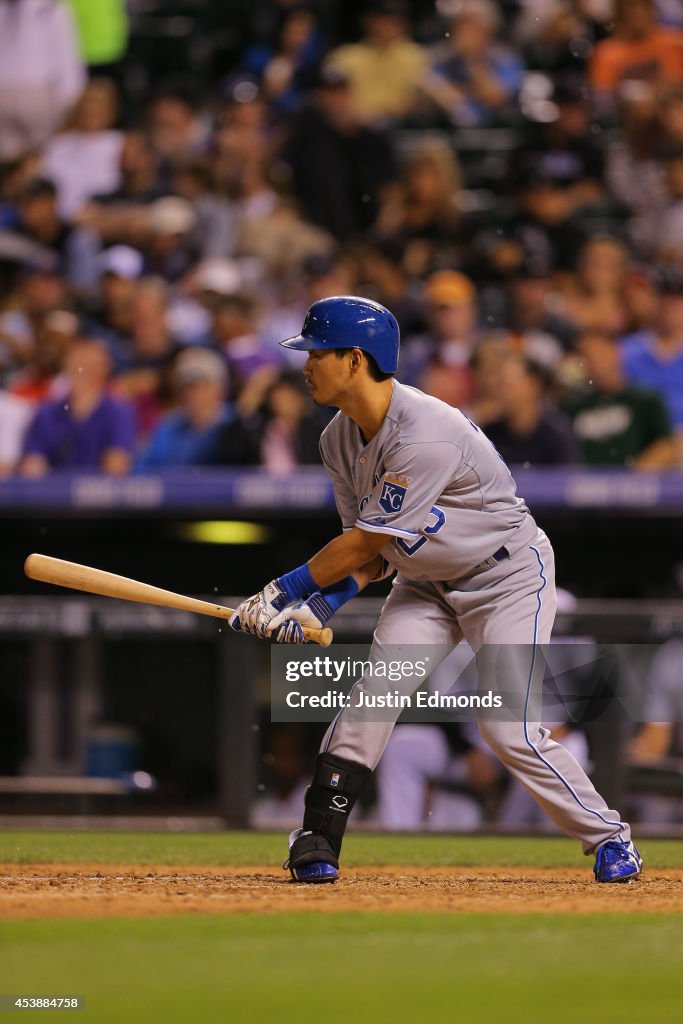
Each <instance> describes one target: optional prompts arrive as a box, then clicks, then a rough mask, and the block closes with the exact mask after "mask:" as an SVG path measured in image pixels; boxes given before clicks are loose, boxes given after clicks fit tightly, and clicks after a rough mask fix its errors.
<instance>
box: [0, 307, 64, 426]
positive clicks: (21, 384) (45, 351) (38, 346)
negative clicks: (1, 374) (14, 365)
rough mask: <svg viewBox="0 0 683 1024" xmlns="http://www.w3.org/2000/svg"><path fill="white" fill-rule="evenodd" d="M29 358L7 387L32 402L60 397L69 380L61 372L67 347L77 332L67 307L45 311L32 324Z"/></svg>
mask: <svg viewBox="0 0 683 1024" xmlns="http://www.w3.org/2000/svg"><path fill="white" fill-rule="evenodd" d="M34 332H35V333H33V334H32V335H31V358H30V360H27V362H26V365H25V366H24V367H23V369H21V370H20V371H19V372H18V373H16V374H15V375H13V376H12V377H11V378H10V384H9V390H10V391H11V392H12V394H13V395H15V396H16V397H17V398H22V399H24V400H25V401H27V402H30V403H32V404H33V405H34V406H35V405H37V404H38V403H39V402H45V401H48V400H49V399H51V398H60V397H62V396H63V395H64V394H65V393H66V391H67V389H68V382H67V381H66V380H65V377H64V374H63V372H62V370H63V366H64V360H65V358H66V353H67V351H68V350H69V347H70V346H71V344H72V343H73V341H74V339H75V338H76V336H77V334H78V318H77V317H76V316H75V315H74V314H73V313H71V312H70V311H69V310H66V309H53V310H50V311H47V312H45V313H44V314H43V315H42V316H41V317H40V318H39V319H38V320H37V321H36V322H35V325H34Z"/></svg>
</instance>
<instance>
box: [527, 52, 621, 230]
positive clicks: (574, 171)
mask: <svg viewBox="0 0 683 1024" xmlns="http://www.w3.org/2000/svg"><path fill="white" fill-rule="evenodd" d="M550 100H551V103H552V105H553V107H554V108H555V113H554V116H552V119H550V120H547V121H542V122H540V123H539V122H537V121H531V122H530V123H529V124H528V125H527V127H526V130H525V136H526V137H525V142H524V147H523V153H522V154H520V157H521V162H522V164H523V165H524V167H525V169H526V170H527V171H529V170H533V169H535V170H536V171H537V172H538V173H539V174H540V175H542V176H544V177H546V178H547V179H548V180H554V181H556V182H557V183H558V184H560V185H562V186H563V188H564V191H565V194H566V195H567V198H568V200H569V205H570V207H571V210H572V212H576V211H579V210H583V209H584V208H586V207H588V206H590V205H591V204H594V203H596V202H600V201H603V200H604V198H605V188H604V184H603V178H604V162H605V158H604V153H603V147H602V146H600V145H599V144H598V141H597V139H596V136H595V135H594V134H593V133H592V132H591V126H592V125H591V122H592V118H593V110H592V107H591V103H590V99H589V95H588V89H587V87H586V84H585V82H584V80H583V78H582V77H581V76H580V75H577V74H576V73H575V72H574V73H569V72H565V74H564V75H562V76H561V77H560V76H558V77H557V78H556V79H555V81H554V84H553V91H552V95H551V97H550ZM551 110H552V107H551ZM546 116H548V117H550V116H551V115H550V114H548V115H546Z"/></svg>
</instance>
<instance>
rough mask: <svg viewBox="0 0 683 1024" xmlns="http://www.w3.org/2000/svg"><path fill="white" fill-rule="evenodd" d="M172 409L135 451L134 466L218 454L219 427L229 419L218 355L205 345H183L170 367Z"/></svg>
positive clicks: (190, 462)
mask: <svg viewBox="0 0 683 1024" xmlns="http://www.w3.org/2000/svg"><path fill="white" fill-rule="evenodd" d="M174 383H175V386H176V389H177V394H178V408H177V409H175V410H174V411H173V412H170V413H168V415H166V416H165V417H164V418H163V419H162V420H161V421H160V423H159V424H158V426H157V428H156V430H155V431H154V433H153V434H152V437H151V439H150V442H149V445H148V447H147V449H146V450H145V451H144V452H142V453H141V455H139V456H138V459H137V462H136V468H137V469H138V470H143V471H146V470H154V469H163V468H165V467H171V466H209V465H214V464H216V463H217V462H218V461H219V459H220V448H221V437H222V432H223V427H225V425H226V424H227V423H229V422H230V421H231V420H232V419H233V418H234V412H233V409H232V406H231V404H230V403H228V402H227V401H226V395H227V391H228V367H227V364H226V362H225V359H224V358H223V356H221V355H220V353H218V352H214V351H213V350H211V349H206V348H188V349H185V350H184V351H183V352H181V353H180V355H179V356H178V358H177V360H176V363H175V367H174Z"/></svg>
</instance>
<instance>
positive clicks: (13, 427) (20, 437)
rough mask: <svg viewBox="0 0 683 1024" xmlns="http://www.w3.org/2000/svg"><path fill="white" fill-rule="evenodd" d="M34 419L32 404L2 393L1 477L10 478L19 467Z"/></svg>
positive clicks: (0, 412) (0, 407) (0, 396)
mask: <svg viewBox="0 0 683 1024" xmlns="http://www.w3.org/2000/svg"><path fill="white" fill-rule="evenodd" d="M32 419H33V406H32V405H31V403H30V402H26V401H24V400H23V399H21V398H17V397H16V396H15V395H11V394H9V392H7V391H0V477H6V476H10V475H11V474H12V473H13V472H14V471H15V469H16V467H17V466H18V464H19V459H20V458H21V453H22V451H23V450H24V436H25V434H26V430H27V428H28V425H29V423H30V422H31V420H32Z"/></svg>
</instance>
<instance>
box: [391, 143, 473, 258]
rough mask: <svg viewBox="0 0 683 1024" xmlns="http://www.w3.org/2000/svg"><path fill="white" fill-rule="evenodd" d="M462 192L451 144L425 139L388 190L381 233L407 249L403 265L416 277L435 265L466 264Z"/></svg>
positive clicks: (460, 174) (418, 145) (418, 144)
mask: <svg viewBox="0 0 683 1024" xmlns="http://www.w3.org/2000/svg"><path fill="white" fill-rule="evenodd" d="M462 188H463V182H462V171H461V169H460V165H459V163H458V159H457V156H456V155H455V153H454V151H453V148H452V146H451V145H450V144H449V143H448V142H447V141H445V140H443V139H440V140H435V139H427V140H424V141H422V142H417V143H416V144H415V146H414V147H413V148H412V150H411V154H410V156H409V157H408V158H407V160H406V162H405V164H404V165H403V167H402V169H401V174H400V178H399V180H398V181H397V182H396V183H395V184H394V185H392V186H390V187H388V188H386V189H385V190H384V201H383V203H382V207H381V210H380V213H379V216H378V219H377V233H378V235H379V236H380V238H383V239H390V240H392V241H394V242H395V243H396V244H397V245H400V246H402V247H403V249H404V250H405V255H404V266H405V269H406V271H407V273H409V274H410V275H411V276H412V277H424V276H425V274H426V273H428V272H429V270H430V269H431V268H432V267H434V266H440V265H442V266H458V267H459V266H462V265H463V262H464V261H465V259H466V255H467V250H466V245H465V243H466V241H467V237H466V235H465V234H464V231H463V224H462V210H461V206H460V200H461V195H462Z"/></svg>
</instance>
